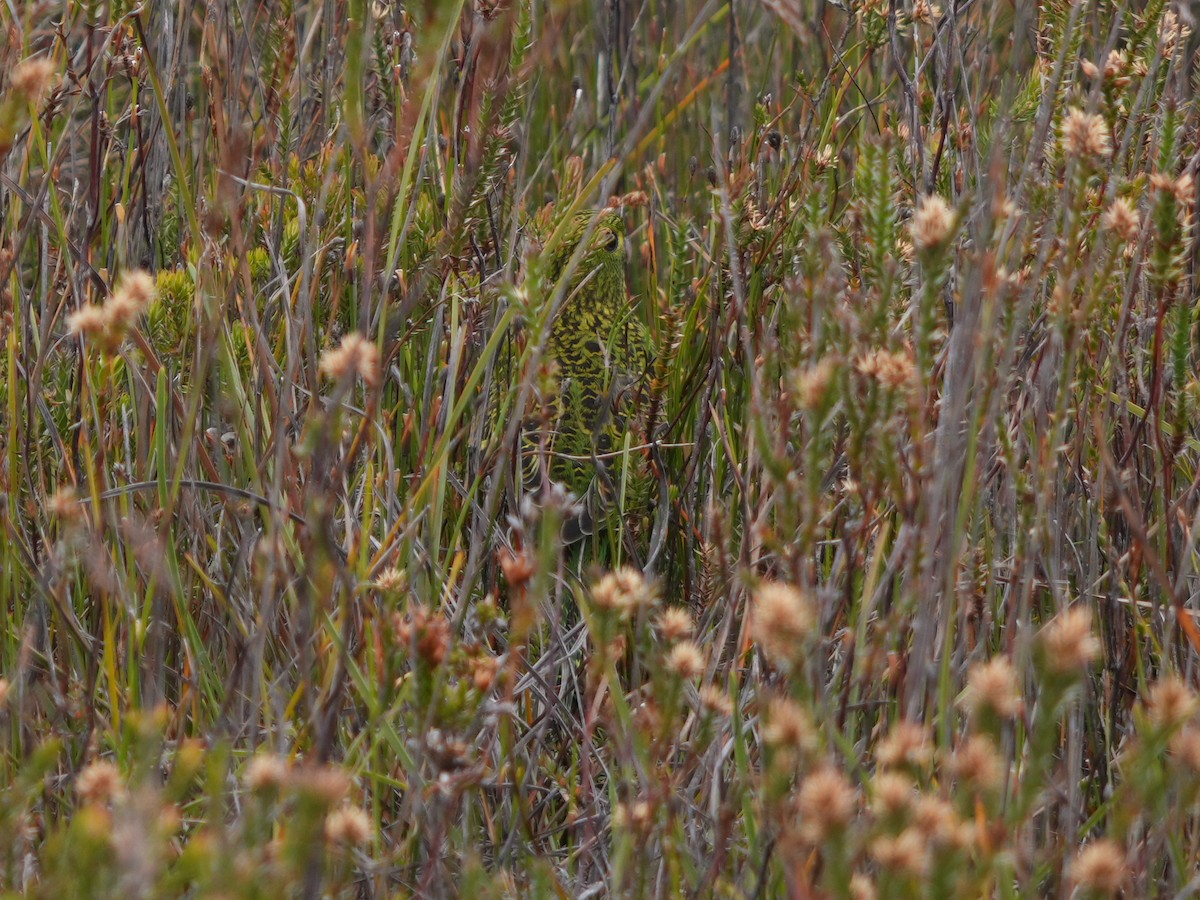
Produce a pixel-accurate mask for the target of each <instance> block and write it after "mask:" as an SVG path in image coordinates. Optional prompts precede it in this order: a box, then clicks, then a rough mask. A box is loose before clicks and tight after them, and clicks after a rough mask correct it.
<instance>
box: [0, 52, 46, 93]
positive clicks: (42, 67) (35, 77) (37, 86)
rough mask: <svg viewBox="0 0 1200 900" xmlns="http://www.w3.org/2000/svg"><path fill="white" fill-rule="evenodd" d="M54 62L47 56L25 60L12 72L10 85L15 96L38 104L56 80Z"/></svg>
mask: <svg viewBox="0 0 1200 900" xmlns="http://www.w3.org/2000/svg"><path fill="white" fill-rule="evenodd" d="M54 71H55V67H54V62H53V61H52V60H51V59H50V58H49V57H45V56H39V57H31V58H30V59H23V60H21V62H19V63H17V66H16V68H14V69H13V71H12V76H11V77H10V78H9V81H8V85H9V88H10V89H11V90H12V92H13V94H15V95H16V96H17V97H19V98H21V99H22V100H25V101H26V102H28V103H37V102H38V101H39V100H41V99H42V95H43V94H45V93H46V91H47V90H49V88H50V84H51V82H52V81H53V79H54Z"/></svg>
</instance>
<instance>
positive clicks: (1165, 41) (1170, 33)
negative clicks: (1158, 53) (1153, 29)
mask: <svg viewBox="0 0 1200 900" xmlns="http://www.w3.org/2000/svg"><path fill="white" fill-rule="evenodd" d="M1191 34H1192V29H1191V28H1190V27H1188V25H1187V24H1186V23H1184V22H1182V21H1180V19H1179V16H1178V14H1177V13H1176V12H1175V10H1173V9H1168V10H1167V11H1166V12H1164V13H1163V17H1162V19H1161V21H1160V22H1159V26H1158V36H1159V38H1160V39H1161V40H1162V48H1163V56H1165V57H1171V56H1172V55H1174V53H1175V48H1176V47H1177V46H1178V45H1179V44H1180V42H1182V41H1186V40H1187V39H1188V38H1189V37H1191Z"/></svg>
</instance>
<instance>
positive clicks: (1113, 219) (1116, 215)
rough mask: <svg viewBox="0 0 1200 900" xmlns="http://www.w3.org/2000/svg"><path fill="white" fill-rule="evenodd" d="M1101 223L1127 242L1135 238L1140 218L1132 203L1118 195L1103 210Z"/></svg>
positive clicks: (1131, 241)
mask: <svg viewBox="0 0 1200 900" xmlns="http://www.w3.org/2000/svg"><path fill="white" fill-rule="evenodd" d="M1102 224H1103V225H1104V227H1105V228H1106V229H1108V230H1109V231H1111V232H1112V233H1113V234H1115V235H1116V236H1117V237H1119V238H1120V239H1121V240H1123V241H1124V242H1125V243H1127V244H1132V243H1134V242H1135V241H1136V240H1137V237H1138V231H1139V230H1140V228H1141V219H1140V217H1139V216H1138V213H1137V210H1136V209H1135V208H1134V205H1133V204H1132V203H1130V202H1129V201H1128V200H1126V199H1125V198H1124V197H1118V198H1117V199H1116V200H1114V201H1113V202H1112V205H1111V206H1110V207H1109V208H1108V209H1107V210H1105V212H1104V218H1103V219H1102Z"/></svg>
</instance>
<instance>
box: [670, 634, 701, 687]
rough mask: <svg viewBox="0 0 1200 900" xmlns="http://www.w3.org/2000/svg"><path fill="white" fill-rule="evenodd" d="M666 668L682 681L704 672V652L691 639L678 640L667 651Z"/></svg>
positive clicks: (694, 677) (696, 676)
mask: <svg viewBox="0 0 1200 900" xmlns="http://www.w3.org/2000/svg"><path fill="white" fill-rule="evenodd" d="M667 668H668V669H669V670H670V671H672V672H674V673H675V674H676V675H678V676H679V677H680V678H682V679H683V680H684V681H693V680H695V679H696V678H699V677H700V676H701V675H703V674H704V652H703V651H702V650H701V649H700V648H699V647H698V646H696V644H694V643H693V642H692V641H680V642H679V643H677V644H676V645H675V646H674V647H672V648H671V649H670V650H669V651H668V652H667Z"/></svg>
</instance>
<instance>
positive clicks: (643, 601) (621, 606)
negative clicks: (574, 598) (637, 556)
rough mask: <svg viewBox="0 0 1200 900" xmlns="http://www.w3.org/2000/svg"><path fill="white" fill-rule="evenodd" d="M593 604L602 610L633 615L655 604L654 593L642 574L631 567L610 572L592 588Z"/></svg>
mask: <svg viewBox="0 0 1200 900" xmlns="http://www.w3.org/2000/svg"><path fill="white" fill-rule="evenodd" d="M592 602H593V603H595V604H596V606H598V607H599V608H600V609H606V610H610V611H612V612H619V613H631V612H633V611H635V610H638V609H641V608H642V607H646V606H650V605H651V604H653V602H654V592H653V591H652V590H651V588H650V586H649V585H648V584H646V579H645V578H643V577H642V573H641V572H639V571H638V570H637V569H634V568H632V567H630V566H622V567H621V568H620V569H617V570H616V571H615V572H609V573H608V574H606V575H605V576H604V577H603V578H601V579H600V580H599V581H598V582H597V583H596V585H595V586H594V587H593V588H592Z"/></svg>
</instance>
